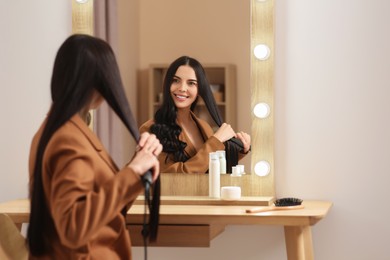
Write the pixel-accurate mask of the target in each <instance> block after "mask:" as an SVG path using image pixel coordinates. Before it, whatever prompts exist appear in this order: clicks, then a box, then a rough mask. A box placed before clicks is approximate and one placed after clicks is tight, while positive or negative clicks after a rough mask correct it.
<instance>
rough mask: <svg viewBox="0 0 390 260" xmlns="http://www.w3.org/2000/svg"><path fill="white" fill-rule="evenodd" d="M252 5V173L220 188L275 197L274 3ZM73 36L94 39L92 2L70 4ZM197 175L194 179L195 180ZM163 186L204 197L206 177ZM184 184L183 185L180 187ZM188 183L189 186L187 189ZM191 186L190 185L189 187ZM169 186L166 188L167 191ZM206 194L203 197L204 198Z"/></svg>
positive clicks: (256, 0)
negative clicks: (260, 107)
mask: <svg viewBox="0 0 390 260" xmlns="http://www.w3.org/2000/svg"><path fill="white" fill-rule="evenodd" d="M250 1H251V46H250V50H251V73H250V75H251V80H250V81H251V111H252V133H251V142H252V151H251V173H252V174H246V175H243V176H242V177H240V178H238V179H237V178H232V177H231V176H229V175H221V185H222V186H224V185H239V186H241V188H242V191H243V192H242V195H243V196H272V197H274V196H275V187H274V186H275V183H274V179H275V178H274V175H275V169H274V53H275V48H274V0H250ZM72 33H86V34H90V35H93V0H87V1H86V2H85V3H79V2H77V1H76V0H72ZM258 44H265V45H267V46H268V47H269V49H270V51H271V53H270V55H269V57H268V59H266V60H259V59H257V58H256V57H255V56H254V54H253V51H254V48H255V46H256V45H258ZM258 103H266V104H268V106H269V107H270V114H269V115H268V116H267V117H266V118H257V117H256V116H254V114H253V109H254V107H255V105H256V104H258ZM259 161H267V162H268V163H269V165H270V172H269V174H268V175H266V176H262V177H260V176H257V175H256V174H255V173H254V168H255V165H256V163H257V162H259ZM195 175H196V176H195ZM162 180H163V181H162V183H170V184H171V183H180V184H181V185H165V186H166V187H164V186H163V187H162V194H164V195H198V196H204V195H207V191H208V187H207V185H206V184H205V183H207V181H208V176H207V175H199V174H194V176H192V175H188V174H185V175H183V174H164V176H162ZM194 181H198V182H197V183H200V184H202V183H204V185H203V186H206V187H207V189H204V187H203V188H199V187H202V185H195V186H196V187H195V188H194V189H193V190H192V191H190V192H189V191H188V190H187V188H188V187H190V186H194V185H193V183H194ZM183 183H184V184H183ZM187 183H188V185H187ZM191 184H192V185H191ZM168 186H169V187H168ZM172 186H176V187H184V188H185V189H186V190H184V189H183V190H181V191H180V190H179V191H178V190H175V191H172V190H171V188H170V187H172ZM205 193H206V194H205Z"/></svg>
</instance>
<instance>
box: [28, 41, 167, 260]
mask: <svg viewBox="0 0 390 260" xmlns="http://www.w3.org/2000/svg"><path fill="white" fill-rule="evenodd" d="M51 93H52V105H51V108H50V110H49V113H48V115H47V118H46V120H45V121H44V122H43V124H42V126H41V127H40V129H39V131H38V132H37V134H36V135H35V136H34V138H33V141H32V145H31V151H30V161H29V171H30V197H31V214H30V223H29V227H28V234H27V242H28V245H29V251H30V259H35V258H36V259H131V251H130V247H131V243H130V237H129V234H128V231H127V230H126V225H125V219H124V216H123V215H122V214H121V212H123V213H126V211H127V207H128V206H129V205H130V204H131V203H132V202H133V201H134V200H135V198H136V197H137V196H138V195H139V194H140V192H141V191H142V190H143V183H142V176H143V175H144V174H145V172H147V171H148V170H149V169H151V171H152V176H153V180H156V179H157V178H158V176H159V163H158V160H157V159H156V156H158V155H159V154H160V152H161V150H162V146H161V144H160V143H159V141H158V140H157V139H156V137H155V136H154V135H150V134H142V135H141V137H140V138H139V136H138V135H139V133H138V131H137V130H138V129H137V128H135V125H134V122H132V121H133V120H134V119H133V117H132V114H131V111H130V108H129V105H128V103H127V100H126V99H125V98H124V97H125V95H124V90H123V86H122V82H121V78H120V75H119V69H118V66H117V63H116V59H115V56H114V53H113V51H112V49H111V48H110V46H109V45H108V44H107V43H106V42H104V41H103V40H100V39H97V38H94V37H91V36H87V35H73V36H70V37H69V38H68V39H67V40H66V41H65V42H64V43H63V44H62V46H61V47H60V49H59V50H58V53H57V56H56V59H55V63H54V68H53V74H52V79H51ZM103 100H106V101H107V102H108V104H109V105H110V106H111V108H112V109H113V110H114V111H115V113H116V114H117V115H118V116H119V117H120V119H121V120H122V121H123V123H124V124H125V126H126V127H127V128H128V130H129V131H130V132H131V133H132V134H133V136H134V137H135V138H137V139H138V138H139V141H138V146H137V152H136V153H135V154H134V156H133V158H132V160H131V161H130V162H129V163H128V164H127V165H126V166H125V167H123V168H122V169H121V170H119V169H118V167H117V166H116V165H115V163H114V162H113V160H112V159H111V157H110V155H109V154H108V153H107V151H106V150H105V149H104V147H103V145H102V144H101V142H100V141H99V139H98V137H97V136H96V135H95V134H94V133H93V132H92V131H91V130H90V129H89V127H88V125H87V123H86V120H87V118H88V116H87V115H88V111H89V110H90V109H96V108H98V107H99V105H100V104H101V103H102V102H103Z"/></svg>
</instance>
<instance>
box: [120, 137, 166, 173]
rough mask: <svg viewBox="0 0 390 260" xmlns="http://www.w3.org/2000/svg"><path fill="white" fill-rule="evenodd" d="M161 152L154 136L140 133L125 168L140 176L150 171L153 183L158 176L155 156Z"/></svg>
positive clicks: (157, 164) (158, 168)
mask: <svg viewBox="0 0 390 260" xmlns="http://www.w3.org/2000/svg"><path fill="white" fill-rule="evenodd" d="M161 151H162V145H161V144H160V141H159V140H158V139H157V138H156V136H155V135H154V134H150V133H148V132H145V133H142V134H141V138H140V140H139V142H138V145H137V148H136V152H135V155H134V157H133V159H132V160H131V162H130V163H129V164H128V165H127V167H129V168H131V169H132V170H133V171H134V172H135V173H136V174H139V175H141V176H142V175H144V174H145V173H146V171H148V170H149V169H151V170H152V174H153V181H155V180H156V179H157V177H158V175H159V174H160V164H159V162H158V159H157V156H158V155H159V154H160V153H161Z"/></svg>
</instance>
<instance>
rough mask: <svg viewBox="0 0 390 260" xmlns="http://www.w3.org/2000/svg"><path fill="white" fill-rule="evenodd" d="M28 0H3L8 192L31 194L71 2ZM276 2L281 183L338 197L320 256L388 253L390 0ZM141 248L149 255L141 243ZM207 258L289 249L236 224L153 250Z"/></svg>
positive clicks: (1, 192)
mask: <svg viewBox="0 0 390 260" xmlns="http://www.w3.org/2000/svg"><path fill="white" fill-rule="evenodd" d="M19 2H21V1H7V3H6V4H5V2H4V1H1V3H0V26H1V31H2V36H1V37H2V40H1V41H0V53H1V57H0V73H1V74H0V75H1V76H0V85H1V89H2V95H1V103H0V106H1V113H2V114H1V115H2V116H1V118H3V119H4V118H5V120H6V121H5V122H3V123H2V124H1V126H0V127H1V135H0V138H1V139H0V140H1V145H0V153H1V154H0V155H1V156H0V158H1V169H2V172H1V174H0V201H5V200H9V199H16V198H21V197H26V194H27V192H26V185H27V172H26V170H27V155H28V147H29V142H30V139H31V136H32V134H33V132H34V131H35V129H36V127H37V126H38V124H39V123H40V121H41V119H42V118H43V116H44V114H45V112H46V110H47V108H48V104H49V101H48V100H49V96H48V90H49V88H48V86H49V81H50V73H51V66H52V61H53V58H54V54H55V51H56V49H57V48H58V46H59V44H60V42H62V40H63V39H64V38H65V37H66V35H67V34H69V32H70V27H69V26H70V25H69V23H70V21H69V17H70V11H69V10H68V6H67V4H65V3H64V1H55V3H54V1H49V0H46V1H43V0H42V1H40V2H38V3H42V4H43V3H44V4H45V6H46V8H45V9H44V10H43V9H42V6H38V5H39V4H36V3H35V4H29V3H27V2H28V1H23V4H24V6H26V5H27V7H24V8H23V9H22V8H21V6H20V4H19ZM51 2H53V3H51ZM60 2H61V3H60ZM276 2H277V3H276V48H277V52H276V80H275V81H276V111H275V113H276V117H275V118H276V136H275V140H276V160H275V161H276V167H277V168H276V176H277V180H276V188H277V194H278V196H287V195H292V196H297V197H300V198H303V199H305V200H309V199H322V200H330V201H333V202H334V207H333V208H332V210H331V212H330V213H329V215H328V217H327V218H325V219H324V220H323V221H321V222H319V223H318V224H317V225H316V226H314V227H313V240H314V250H315V252H314V253H315V259H320V260H321V259H323V260H329V259H332V260H344V259H354V260H359V259H362V260H365V259H386V257H387V256H388V250H387V247H388V236H389V234H390V224H389V222H388V220H389V219H390V207H389V206H388V205H387V196H386V195H389V191H388V190H389V189H387V184H388V183H389V182H390V177H389V173H390V163H389V161H390V160H389V159H390V151H389V150H390V120H389V117H388V115H387V113H388V112H389V111H390V102H387V99H388V97H389V96H390V88H389V87H388V85H389V83H388V82H389V80H390V77H389V76H388V75H390V74H389V73H388V70H389V68H390V51H389V48H388V46H390V35H389V30H388V24H390V17H389V16H388V15H387V12H388V10H390V2H389V1H385V0H373V1H365V0H344V1H336V0H316V1H313V0H311V1H310V0H294V1H292V0H291V1H276ZM47 6H48V7H47ZM41 9H42V10H41ZM45 10H50V12H49V11H45ZM30 12H33V13H34V15H32V14H30ZM7 20H8V21H12V23H9V22H6V21H7ZM4 90H5V95H4V94H3V93H4ZM133 252H134V259H142V258H143V250H142V248H134V250H133ZM200 258H202V259H215V260H217V259H221V260H222V259H223V260H226V259H245V260H251V259H267V260H273V259H274V260H280V259H285V258H286V254H285V249H284V240H283V231H282V229H281V228H280V227H251V226H244V227H242V226H231V227H227V229H226V231H225V232H224V233H223V234H221V235H220V236H219V237H217V238H216V239H215V240H213V241H212V245H211V247H210V248H200V249H193V248H175V249H172V248H157V249H156V248H149V259H187V260H192V259H200Z"/></svg>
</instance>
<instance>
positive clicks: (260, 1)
mask: <svg viewBox="0 0 390 260" xmlns="http://www.w3.org/2000/svg"><path fill="white" fill-rule="evenodd" d="M257 2H259V3H264V2H267V0H257Z"/></svg>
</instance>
